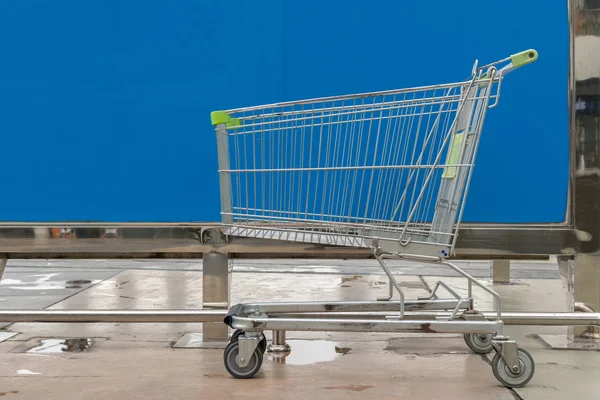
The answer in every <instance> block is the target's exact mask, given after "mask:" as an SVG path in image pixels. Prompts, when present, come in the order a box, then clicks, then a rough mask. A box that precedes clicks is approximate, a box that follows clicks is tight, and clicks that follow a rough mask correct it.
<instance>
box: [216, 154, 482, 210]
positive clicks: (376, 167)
mask: <svg viewBox="0 0 600 400" xmlns="http://www.w3.org/2000/svg"><path fill="white" fill-rule="evenodd" d="M471 166H472V164H437V165H434V164H427V165H416V164H415V165H354V166H346V167H339V166H331V167H306V168H257V169H221V170H219V172H227V173H259V172H308V171H310V172H312V171H354V170H379V169H444V168H466V167H471ZM281 212H282V213H283V212H285V211H281Z"/></svg>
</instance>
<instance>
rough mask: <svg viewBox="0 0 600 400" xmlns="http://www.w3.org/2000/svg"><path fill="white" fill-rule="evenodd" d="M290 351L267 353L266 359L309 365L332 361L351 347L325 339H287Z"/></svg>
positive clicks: (348, 351)
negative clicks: (286, 352)
mask: <svg viewBox="0 0 600 400" xmlns="http://www.w3.org/2000/svg"><path fill="white" fill-rule="evenodd" d="M287 343H288V344H289V345H290V348H291V349H292V351H291V352H290V353H288V354H287V355H286V354H275V353H267V354H268V360H269V361H274V362H277V363H281V364H290V365H310V364H316V363H321V362H327V361H333V360H335V359H336V358H338V357H341V356H344V355H346V354H349V353H350V352H351V351H352V349H351V348H349V347H344V346H343V345H342V344H340V343H336V342H330V341H327V340H288V341H287Z"/></svg>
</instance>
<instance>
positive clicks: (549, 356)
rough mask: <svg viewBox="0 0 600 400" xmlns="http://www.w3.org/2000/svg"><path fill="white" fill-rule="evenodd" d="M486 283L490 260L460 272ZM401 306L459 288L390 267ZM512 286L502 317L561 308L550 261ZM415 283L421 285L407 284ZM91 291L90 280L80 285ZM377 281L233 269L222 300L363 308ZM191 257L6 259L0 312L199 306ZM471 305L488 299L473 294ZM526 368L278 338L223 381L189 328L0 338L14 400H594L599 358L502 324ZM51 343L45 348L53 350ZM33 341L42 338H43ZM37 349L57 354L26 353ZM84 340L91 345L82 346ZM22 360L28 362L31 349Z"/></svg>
mask: <svg viewBox="0 0 600 400" xmlns="http://www.w3.org/2000/svg"><path fill="white" fill-rule="evenodd" d="M461 265H462V266H464V267H465V268H466V269H467V270H468V271H469V272H470V273H473V274H475V275H476V276H478V277H480V278H482V279H483V280H484V281H486V282H488V284H490V283H489V275H490V271H489V263H485V262H477V263H466V262H465V263H462V264H461ZM393 269H394V272H395V273H396V274H398V275H402V276H401V278H400V281H401V282H402V285H403V286H404V288H405V289H406V292H407V296H408V297H415V296H418V295H423V294H425V293H426V289H425V284H427V285H429V286H433V285H434V284H435V282H436V281H437V280H438V279H440V276H445V277H444V281H445V282H446V283H448V284H449V285H450V286H451V287H453V288H454V289H455V290H464V286H465V285H464V282H463V281H462V280H461V279H459V278H456V277H454V276H453V275H452V274H451V273H449V272H448V271H446V270H443V269H440V268H438V267H430V268H427V269H419V268H417V267H416V266H414V265H411V264H405V263H395V264H394V265H393ZM513 270H514V274H513V276H515V277H516V280H514V281H513V282H512V283H511V285H501V286H495V287H494V288H495V289H496V290H497V291H498V292H499V293H500V294H501V295H502V297H503V300H504V309H505V310H511V311H518V310H527V311H566V299H565V295H564V292H563V289H562V287H561V281H560V280H559V279H558V274H557V272H556V265H555V264H554V263H552V262H520V263H514V265H513ZM415 274H419V275H421V276H416V275H415ZM88 281H89V282H88ZM385 282H386V279H385V278H384V277H383V276H382V275H381V272H380V271H379V270H378V269H377V268H376V265H375V264H371V263H370V262H369V261H367V262H365V261H364V260H363V261H324V260H323V261H321V260H320V261H310V260H267V261H260V260H248V261H246V260H245V261H236V264H235V266H234V275H233V281H232V296H233V299H232V302H234V303H235V302H241V301H250V300H264V301H278V300H346V299H356V300H361V299H364V300H372V299H373V298H375V297H377V296H380V295H383V294H384V293H385V292H386V290H387V289H386V284H385ZM201 288H202V273H201V262H200V263H199V262H198V261H147V262H146V261H144V262H141V261H140V262H135V261H81V262H78V261H57V262H46V261H11V262H9V265H8V267H7V271H6V273H5V279H3V280H2V281H1V282H0V307H1V308H4V309H43V308H47V309H136V308H144V309H150V308H156V309H170V308H191V309H194V308H200V307H201V298H202V293H201ZM475 295H476V297H477V299H478V304H479V308H480V309H487V310H490V309H491V303H490V299H488V298H487V296H486V295H484V294H483V293H481V292H480V291H475ZM507 330H508V332H507V333H508V334H509V335H511V336H512V337H514V338H515V339H516V340H517V341H518V342H519V345H520V346H521V347H524V348H525V349H526V350H528V351H529V352H530V353H531V354H532V355H533V357H534V359H535V361H536V375H535V377H534V378H533V380H532V381H531V382H530V384H529V385H528V386H527V387H526V388H523V389H518V390H516V391H512V390H508V389H506V388H504V387H502V386H500V385H499V383H498V382H497V381H496V379H495V378H494V377H493V375H492V372H491V367H490V365H489V359H488V358H487V357H482V356H478V355H474V354H471V353H470V352H469V351H468V348H467V347H466V345H465V344H464V341H463V340H462V337H461V336H460V335H435V336H433V335H411V334H400V335H392V334H364V333H348V334H344V333H327V332H325V333H293V332H291V333H288V338H289V339H290V344H291V346H292V352H291V354H290V355H289V356H288V357H287V358H285V359H281V358H274V357H272V356H268V357H267V358H266V359H265V362H264V363H263V367H262V369H261V372H260V373H259V374H258V375H257V377H256V378H254V379H252V380H243V381H241V380H235V379H233V378H230V377H229V375H228V374H227V372H226V371H225V369H224V367H223V361H222V350H198V349H174V348H172V344H173V343H174V342H176V341H178V340H179V339H181V338H182V337H183V336H184V335H185V334H187V333H191V332H200V331H201V326H200V325H199V324H79V325H78V324H23V323H20V324H13V325H9V326H7V327H5V329H4V330H0V397H6V398H7V399H9V398H14V399H15V400H17V399H65V400H67V399H159V398H160V399H165V398H169V399H188V398H189V399H198V398H217V399H221V398H232V397H233V396H248V395H260V396H262V397H264V398H266V399H296V398H298V399H306V398H328V399H331V398H365V397H367V396H369V397H371V396H373V397H375V396H376V397H377V398H390V399H391V398H415V397H419V398H438V399H448V398H452V399H454V398H456V399H514V398H524V399H544V400H546V399H564V398H567V397H570V398H573V399H597V398H598V396H599V395H598V393H599V389H600V354H598V353H597V352H589V351H573V350H549V349H547V348H545V347H544V345H543V344H542V342H541V341H540V340H539V339H537V338H536V335H539V334H562V335H564V334H566V329H565V328H561V327H508V328H507ZM65 338H89V339H91V346H90V347H89V348H88V349H86V350H85V351H83V352H63V351H61V350H60V346H53V345H55V344H56V343H55V342H51V340H60V339H65ZM49 340H50V341H49ZM42 341H43V342H42ZM41 342H42V344H43V346H44V347H46V348H47V350H48V349H49V350H55V351H56V350H58V351H57V352H39V351H34V352H31V350H30V349H32V348H36V347H38V346H39V345H40V344H41ZM86 344H87V343H86ZM28 350H29V351H30V352H28Z"/></svg>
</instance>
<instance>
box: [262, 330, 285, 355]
mask: <svg viewBox="0 0 600 400" xmlns="http://www.w3.org/2000/svg"><path fill="white" fill-rule="evenodd" d="M267 351H268V352H270V353H289V352H290V345H289V344H287V343H286V341H285V331H273V341H272V342H271V344H270V345H269V347H268V348H267Z"/></svg>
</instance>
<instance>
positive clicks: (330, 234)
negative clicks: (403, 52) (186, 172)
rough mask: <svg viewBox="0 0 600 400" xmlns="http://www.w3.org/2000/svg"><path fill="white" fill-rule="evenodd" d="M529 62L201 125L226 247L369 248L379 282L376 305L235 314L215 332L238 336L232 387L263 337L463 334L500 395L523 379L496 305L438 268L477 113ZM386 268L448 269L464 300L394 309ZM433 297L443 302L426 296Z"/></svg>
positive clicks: (455, 227) (470, 160)
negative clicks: (488, 360)
mask: <svg viewBox="0 0 600 400" xmlns="http://www.w3.org/2000/svg"><path fill="white" fill-rule="evenodd" d="M537 57H538V56H537V52H536V51H535V50H527V51H524V52H521V53H518V54H515V55H512V56H510V57H508V58H505V59H503V60H500V61H497V62H494V63H491V64H487V65H484V66H481V67H478V64H477V61H476V62H475V64H474V66H473V69H472V73H471V77H470V78H469V79H468V80H466V81H461V82H457V83H449V84H442V85H435V86H424V87H417V88H411V89H400V90H389V91H383V92H376V93H364V94H354V95H346V96H335V97H325V98H317V99H311V100H303V101H294V102H286V103H278V104H270V105H264V106H257V107H248V108H240V109H234V110H228V111H215V112H213V113H211V120H212V124H213V125H214V126H215V128H216V133H217V144H218V158H219V177H220V190H221V209H222V212H221V214H222V219H223V227H224V232H225V234H226V235H232V236H239V237H251V238H262V239H272V240H284V241H294V242H308V243H318V244H325V245H333V246H349V247H363V248H370V249H372V251H373V254H374V256H375V258H376V259H377V260H378V262H379V264H380V265H381V267H382V268H383V271H384V272H385V273H386V275H387V277H388V279H389V294H388V296H387V297H386V298H384V299H378V300H377V301H354V302H331V303H327V302H303V303H252V304H238V305H236V306H233V307H232V308H231V309H230V310H229V313H228V315H227V317H226V319H225V323H226V324H227V325H229V326H230V327H231V328H233V329H235V330H236V331H235V332H234V334H233V335H232V337H231V339H230V341H229V344H228V345H227V347H226V349H225V354H224V361H225V367H226V369H227V370H228V372H229V373H230V374H231V375H232V376H234V377H236V378H251V377H253V376H254V375H255V374H256V373H257V372H258V371H259V369H260V367H261V364H262V360H263V354H264V352H265V350H266V348H267V346H266V339H265V336H264V335H263V332H264V331H265V330H273V331H355V332H429V333H463V334H464V338H465V341H466V344H467V345H468V346H469V347H470V348H471V349H472V350H473V351H474V352H475V353H479V354H485V353H489V352H491V351H492V350H495V351H496V355H495V357H494V358H493V361H492V370H493V373H494V375H495V376H496V378H497V379H498V380H499V381H500V382H502V384H504V385H505V386H508V387H520V386H524V385H525V384H527V383H528V382H529V381H530V380H531V378H532V376H533V373H534V369H535V365H534V361H533V359H532V357H531V355H530V354H529V353H528V352H526V351H525V350H522V349H520V348H518V347H517V344H516V342H515V341H513V340H510V339H509V338H508V337H506V336H504V335H503V323H502V312H501V301H500V297H499V296H498V294H497V293H496V292H494V291H493V290H492V289H490V288H488V287H486V286H484V285H483V284H481V283H479V282H478V281H477V280H475V279H474V278H473V277H471V276H470V275H469V274H467V273H466V272H465V271H463V270H462V269H460V268H458V267H457V266H455V265H453V264H452V263H450V262H448V261H447V258H449V257H451V256H452V255H453V254H454V248H455V245H456V239H457V236H458V231H459V227H460V222H461V219H462V214H463V210H464V206H465V199H466V196H467V192H468V188H469V183H470V180H471V176H472V172H473V166H474V165H475V156H476V154H477V147H478V145H479V140H480V137H481V132H482V127H483V122H484V120H485V116H486V113H487V110H488V109H490V108H493V107H495V106H496V105H497V104H498V101H499V99H500V89H501V85H502V80H503V78H504V77H505V76H506V74H508V73H509V72H511V71H512V70H514V69H515V68H518V67H520V66H523V65H526V64H529V63H531V62H533V61H535V60H536V59H537ZM500 65H503V66H502V67H501V68H500ZM491 101H493V104H490V102H491ZM390 258H394V259H402V260H411V261H415V262H420V263H437V264H441V265H445V266H447V267H449V268H451V269H452V270H454V271H455V272H457V273H458V274H459V275H460V276H462V277H464V278H466V282H467V297H464V296H460V295H459V294H458V293H456V291H454V290H452V289H451V288H450V287H448V286H447V285H446V284H444V283H443V282H441V281H440V282H438V283H437V284H436V286H435V288H434V289H433V290H432V291H431V293H430V295H429V296H428V297H426V298H419V299H417V300H413V301H409V300H405V298H404V293H403V291H402V288H401V287H400V285H399V284H398V282H397V281H396V279H395V278H394V276H393V275H392V273H391V271H390V269H389V268H388V266H387V265H386V261H385V260H386V259H390ZM473 285H476V286H477V287H479V288H481V289H482V290H483V291H485V292H487V293H489V294H490V295H491V296H492V297H493V299H494V301H495V310H496V312H495V313H494V314H495V315H494V318H492V319H489V318H488V319H486V318H485V317H484V316H483V314H482V313H480V312H478V311H476V310H475V308H474V304H473V295H472V293H473V291H472V288H473ZM440 287H441V288H444V289H445V290H446V291H447V292H448V293H450V295H451V296H452V297H451V298H449V299H440V298H438V296H437V294H438V289H439V288H440ZM394 289H395V290H396V292H397V293H398V296H399V299H398V300H392V298H393V295H394ZM432 311H436V312H435V313H432ZM427 312H429V313H427Z"/></svg>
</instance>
